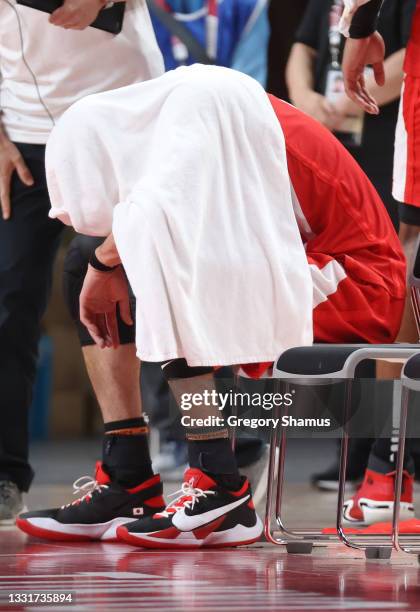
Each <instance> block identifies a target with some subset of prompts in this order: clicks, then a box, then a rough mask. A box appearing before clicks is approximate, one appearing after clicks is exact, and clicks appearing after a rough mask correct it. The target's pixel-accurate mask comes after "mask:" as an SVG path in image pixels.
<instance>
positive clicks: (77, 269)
mask: <svg viewBox="0 0 420 612" xmlns="http://www.w3.org/2000/svg"><path fill="white" fill-rule="evenodd" d="M103 241H104V238H95V237H92V236H82V235H80V234H79V235H78V236H76V238H74V240H73V241H72V242H71V244H70V246H69V249H68V251H67V254H66V258H65V261H64V273H63V292H64V300H65V302H66V304H67V307H68V309H69V312H70V316H71V318H72V319H73V321H74V323H75V325H76V328H77V333H78V335H79V339H80V344H81V345H82V346H90V345H93V344H95V343H94V341H93V340H92V337H91V335H90V334H89V332H88V330H87V329H86V327H85V326H84V325H83V323H81V321H80V311H79V298H80V292H81V290H82V287H83V281H84V278H85V276H86V271H87V267H88V263H89V259H90V256H91V254H92V252H93V251H94V250H95V249H96V248H97V247H98V246H99V245H100V244H102V242H103ZM130 304H131V311H132V313H134V311H135V309H134V306H135V299H134V296H133V295H132V292H131V289H130ZM117 318H118V330H119V334H120V343H121V344H132V343H133V342H134V341H135V325H126V324H125V323H124V322H123V321H122V320H121V318H120V316H119V313H117Z"/></svg>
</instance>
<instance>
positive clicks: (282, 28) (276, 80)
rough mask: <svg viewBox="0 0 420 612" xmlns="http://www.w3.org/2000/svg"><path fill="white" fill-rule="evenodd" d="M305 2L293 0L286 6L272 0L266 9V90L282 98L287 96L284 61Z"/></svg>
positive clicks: (284, 98)
mask: <svg viewBox="0 0 420 612" xmlns="http://www.w3.org/2000/svg"><path fill="white" fill-rule="evenodd" d="M307 4H308V0H293V2H289V3H287V8H286V7H285V6H284V3H283V2H278V0H277V2H276V1H275V0H273V2H270V6H269V9H268V18H269V21H270V31H271V34H270V42H269V45H268V79H267V91H269V92H270V93H272V94H274V95H275V96H277V97H278V98H283V100H286V99H287V98H288V92H287V87H286V81H285V70H286V63H287V59H288V57H289V53H290V49H291V47H292V44H293V43H294V40H295V32H296V30H297V28H298V25H299V23H300V20H301V19H302V17H303V14H304V12H305V8H306V6H307Z"/></svg>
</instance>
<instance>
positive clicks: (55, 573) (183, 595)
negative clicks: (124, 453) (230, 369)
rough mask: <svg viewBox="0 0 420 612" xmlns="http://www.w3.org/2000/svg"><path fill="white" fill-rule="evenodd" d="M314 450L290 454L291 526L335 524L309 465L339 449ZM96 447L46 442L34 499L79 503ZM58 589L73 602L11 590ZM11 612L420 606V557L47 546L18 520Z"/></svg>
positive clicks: (270, 548)
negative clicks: (20, 598) (74, 491)
mask: <svg viewBox="0 0 420 612" xmlns="http://www.w3.org/2000/svg"><path fill="white" fill-rule="evenodd" d="M305 448H307V444H305ZM310 450H311V452H310V457H307V460H306V463H305V465H306V466H307V467H306V468H305V465H304V462H303V455H304V453H303V452H302V445H301V446H300V447H299V448H298V449H297V452H296V454H295V455H294V454H293V453H292V457H291V458H292V462H291V463H293V465H294V469H293V472H291V473H290V476H291V478H290V479H289V480H290V482H289V484H288V485H287V487H286V490H285V520H286V523H287V525H288V526H289V527H306V526H308V525H309V524H310V525H311V526H328V525H330V526H332V525H334V514H335V504H334V502H335V495H334V494H332V493H320V492H315V491H314V490H313V489H311V487H310V486H309V484H308V477H309V473H310V471H311V470H313V469H314V468H318V467H320V466H321V459H322V460H323V462H324V464H325V463H326V462H328V461H330V459H331V454H330V453H327V455H329V456H326V457H322V456H321V453H319V452H315V450H314V449H310ZM96 451H97V445H96V444H95V445H93V446H92V445H91V444H89V445H87V446H80V448H79V447H77V448H75V446H74V443H71V444H69V447H68V448H66V447H63V445H62V444H60V445H59V446H57V448H56V449H55V448H54V447H49V448H46V447H45V446H44V447H42V449H41V451H40V455H39V457H38V456H37V455H36V452H35V457H33V463H34V467H35V469H36V472H37V479H36V480H35V483H34V486H33V488H32V489H31V492H30V494H29V496H28V499H27V503H28V506H29V507H30V508H34V509H35V508H42V507H54V506H56V505H61V504H62V503H64V502H66V501H71V498H72V496H71V480H72V479H73V478H75V477H77V476H80V475H82V474H84V473H87V474H88V473H89V471H90V469H91V467H92V465H93V459H94V457H95V456H96ZM325 454H326V453H325V448H324V450H323V455H325ZM60 457H61V458H60ZM82 458H83V463H82ZM299 462H300V463H299ZM317 462H318V463H317ZM297 467H298V468H299V469H297ZM66 469H67V470H68V472H66ZM305 469H306V472H305ZM70 474H71V479H70ZM417 487H418V485H417V486H416V489H417V490H416V494H415V497H416V498H419V493H420V491H419V490H418V488H417ZM171 488H172V490H174V489H175V488H177V485H176V484H175V483H174V484H172V486H171ZM167 492H169V493H170V492H171V490H169V491H167ZM417 516H420V514H419V513H417ZM54 592H60V593H70V594H71V598H72V601H71V602H67V603H63V604H49V605H47V604H42V605H41V604H40V605H36V604H35V603H27V604H23V603H10V596H11V595H13V594H23V595H26V596H29V594H31V593H32V594H33V593H35V594H36V593H54ZM27 598H28V597H27ZM4 610H29V611H35V610H45V611H47V610H54V611H56V610H57V611H58V610H68V611H69V612H70V611H72V612H85V611H90V610H94V611H99V612H106V611H108V610H109V611H118V612H119V611H121V612H125V611H131V610H144V611H149V610H150V611H153V612H190V611H200V612H239V611H241V612H242V611H244V612H248V611H249V612H251V611H252V612H257V611H260V610H261V611H264V612H265V611H267V612H274V611H281V612H298V611H301V612H308V611H311V612H312V611H315V610H316V611H321V612H322V611H331V612H335V611H340V610H351V611H353V612H368V611H377V612H388V611H392V610H402V611H407V612H420V564H419V563H418V561H417V557H416V556H411V555H406V554H394V555H393V556H392V559H391V561H390V562H387V561H366V560H365V557H364V555H363V553H362V552H359V551H355V550H352V549H347V548H345V547H344V546H341V545H334V546H333V547H331V546H330V547H328V548H327V547H325V546H324V547H317V548H315V549H314V552H313V553H312V554H311V555H291V554H288V553H287V552H286V551H285V549H284V547H275V546H274V545H271V544H268V543H262V544H255V545H253V546H250V547H244V548H237V549H224V550H201V551H200V550H198V551H169V552H168V551H146V550H142V549H137V548H133V547H130V546H129V545H125V544H119V543H118V544H111V543H108V544H105V543H81V544H78V543H60V542H53V543H46V542H43V541H41V540H36V539H32V538H29V537H27V536H26V535H24V534H23V533H21V532H19V531H18V530H17V529H16V528H15V527H12V526H10V527H2V528H0V612H3V611H4Z"/></svg>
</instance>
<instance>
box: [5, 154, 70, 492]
mask: <svg viewBox="0 0 420 612" xmlns="http://www.w3.org/2000/svg"><path fill="white" fill-rule="evenodd" d="M17 146H18V148H19V150H20V152H21V153H22V155H23V157H24V159H25V162H26V164H27V165H28V167H29V169H30V171H31V173H32V176H33V178H34V181H35V183H34V185H33V186H32V187H26V186H25V185H23V184H22V183H21V181H20V180H19V178H18V177H17V175H16V173H15V174H14V175H13V179H12V185H11V204H12V216H11V218H10V219H9V220H8V221H4V220H3V219H0V419H1V420H0V480H11V481H12V482H14V483H15V484H16V485H17V486H18V487H19V489H20V490H22V491H27V490H28V488H29V486H30V484H31V481H32V478H33V471H32V469H31V467H30V465H29V463H28V410H29V406H30V403H31V400H32V390H33V384H34V379H35V373H36V362H37V348H38V340H39V336H40V322H41V318H42V316H43V314H44V312H45V309H46V306H47V301H48V297H49V292H50V288H51V278H52V268H53V263H54V258H55V255H56V252H57V248H58V245H59V238H60V234H61V231H62V228H63V226H62V224H61V223H60V222H58V221H55V220H52V219H49V218H48V211H49V207H50V202H49V198H48V191H47V185H46V179H45V169H44V155H45V147H44V146H42V145H26V144H19V145H17Z"/></svg>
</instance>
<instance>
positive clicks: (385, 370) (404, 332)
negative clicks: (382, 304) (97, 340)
mask: <svg viewBox="0 0 420 612" xmlns="http://www.w3.org/2000/svg"><path fill="white" fill-rule="evenodd" d="M419 233H420V227H418V226H416V225H407V224H406V223H401V224H400V232H399V237H400V241H401V244H402V247H403V249H404V254H405V256H406V259H407V265H408V266H409V265H410V263H411V260H412V258H413V256H414V246H415V243H416V240H417V236H418V235H419ZM418 341H419V338H418V333H417V327H416V322H415V319H414V314H413V309H412V307H411V298H410V289H409V287H408V283H407V293H406V300H405V306H404V314H403V318H402V321H401V327H400V331H399V333H398V336H397V339H396V342H409V343H416V342H418ZM401 367H402V366H401V364H399V363H387V362H386V361H379V362H378V365H377V370H376V371H377V377H378V378H380V379H395V378H399V377H400V376H401Z"/></svg>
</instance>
